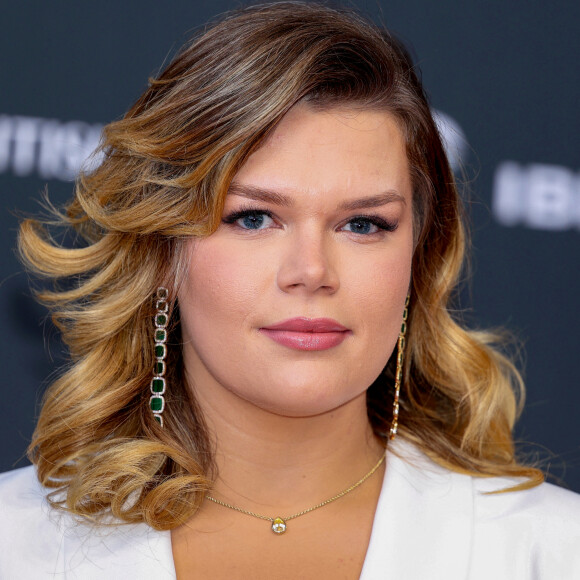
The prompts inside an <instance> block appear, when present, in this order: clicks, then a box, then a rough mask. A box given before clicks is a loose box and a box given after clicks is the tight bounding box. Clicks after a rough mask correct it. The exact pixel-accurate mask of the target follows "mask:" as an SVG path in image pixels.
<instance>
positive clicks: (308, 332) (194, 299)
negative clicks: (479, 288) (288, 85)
mask: <svg viewBox="0 0 580 580" xmlns="http://www.w3.org/2000/svg"><path fill="white" fill-rule="evenodd" d="M412 222H413V220H412V192H411V183H410V176H409V167H408V163H407V159H406V155H405V144H404V140H403V136H402V134H401V131H400V130H399V128H398V126H397V124H396V122H395V120H394V118H393V117H392V116H391V115H390V114H388V113H386V112H379V111H370V110H355V109H348V108H335V109H330V110H326V111H315V110H313V109H312V108H309V107H308V106H307V105H298V106H296V107H294V108H293V109H292V110H291V111H290V112H289V113H288V114H287V115H286V116H285V117H284V118H283V119H282V121H281V122H280V123H279V125H278V126H277V127H276V129H275V130H274V132H273V133H272V134H271V135H270V136H269V138H268V139H267V141H266V142H265V143H264V144H263V146H261V148H260V149H258V150H257V151H256V152H255V153H253V154H252V155H251V156H250V157H249V159H248V160H247V161H246V163H245V164H244V165H243V167H242V168H241V169H240V171H239V172H238V174H237V175H236V177H235V179H234V182H233V185H232V187H231V189H230V192H229V193H228V195H227V198H226V202H225V208H224V214H223V218H222V223H221V225H220V226H219V228H218V229H217V231H215V233H213V234H212V235H211V236H209V237H207V238H203V239H191V240H190V241H189V242H188V246H187V257H188V260H189V272H188V274H187V277H186V279H185V281H184V283H183V284H182V286H181V288H180V291H179V294H178V299H179V307H180V315H181V323H182V329H183V341H184V346H183V348H184V357H185V365H186V371H187V375H188V378H189V381H190V384H191V385H192V388H193V389H194V390H195V392H196V394H197V395H198V398H199V399H200V400H201V401H202V402H203V400H206V401H207V400H208V398H212V397H214V398H215V397H218V398H219V400H223V396H224V395H226V396H227V397H228V398H229V399H230V400H232V399H231V397H234V399H233V400H243V401H245V402H247V403H250V404H252V405H254V406H257V407H260V408H262V409H264V410H267V411H270V412H273V413H276V414H279V415H285V416H313V415H317V414H320V413H324V412H328V411H331V410H333V409H336V408H337V407H339V406H341V405H344V404H347V403H349V402H351V401H354V400H355V399H358V400H359V401H360V399H359V398H360V397H361V396H364V393H365V391H366V389H367V388H368V387H369V386H370V385H371V383H372V382H373V381H374V380H375V379H376V377H377V376H378V375H379V373H380V372H381V370H382V369H383V368H384V366H385V364H386V362H387V360H388V358H389V356H390V355H391V353H392V351H393V348H394V346H395V344H396V340H397V336H398V333H399V330H400V327H401V321H402V314H403V308H404V302H405V297H406V295H407V290H408V288H409V281H410V273H411V258H412V252H413V231H412ZM216 400H217V399H216Z"/></svg>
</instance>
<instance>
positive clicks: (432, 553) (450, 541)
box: [361, 441, 474, 580]
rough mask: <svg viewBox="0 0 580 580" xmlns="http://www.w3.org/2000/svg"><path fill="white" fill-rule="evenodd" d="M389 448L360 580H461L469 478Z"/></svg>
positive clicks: (468, 533)
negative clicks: (426, 579) (390, 579)
mask: <svg viewBox="0 0 580 580" xmlns="http://www.w3.org/2000/svg"><path fill="white" fill-rule="evenodd" d="M391 445H392V447H391V450H390V451H388V452H387V465H386V470H385V477H384V480H383V487H382V490H381V495H380V497H379V502H378V505H377V512H376V515H375V520H374V524H373V529H372V533H371V539H370V543H369V547H368V550H367V555H366V558H365V563H364V566H363V569H362V574H361V580H376V579H378V578H409V579H413V580H415V579H417V580H419V579H421V580H422V579H424V578H429V580H464V579H465V578H467V576H468V569H469V558H470V551H471V542H472V534H473V518H474V509H473V489H472V481H471V478H470V477H468V476H465V475H461V474H457V473H454V472H451V471H448V470H446V469H444V468H442V467H440V466H438V465H437V464H435V463H433V462H432V461H431V460H430V459H428V458H427V457H426V456H425V455H423V454H422V453H421V452H419V451H418V450H417V449H416V448H415V447H414V446H413V445H411V444H409V443H406V442H404V441H396V442H395V443H393V444H391ZM402 457H404V459H402Z"/></svg>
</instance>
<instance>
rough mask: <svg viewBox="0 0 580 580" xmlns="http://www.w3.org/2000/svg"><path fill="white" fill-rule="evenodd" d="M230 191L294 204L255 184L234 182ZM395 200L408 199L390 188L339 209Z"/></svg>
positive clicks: (256, 198) (280, 194) (271, 201)
mask: <svg viewBox="0 0 580 580" xmlns="http://www.w3.org/2000/svg"><path fill="white" fill-rule="evenodd" d="M228 193H229V194H230V195H239V196H240V197H246V198H248V199H253V200H255V201H261V202H265V203H271V204H273V205H279V206H284V207H290V206H292V199H291V198H290V197H288V196H287V195H284V194H283V193H280V192H277V191H271V190H269V189H263V188H261V187H256V186H255V185H243V184H241V183H232V184H231V185H230V189H229V191H228ZM394 201H400V202H402V203H404V204H406V203H407V201H406V199H405V198H404V197H403V196H402V195H401V194H400V193H398V192H397V191H395V190H392V189H390V190H388V191H385V192H383V193H379V194H378V195H371V196H367V197H359V198H357V199H353V200H352V201H345V202H343V203H341V204H340V205H339V207H338V209H339V210H341V211H350V210H356V209H367V208H371V207H380V206H382V205H386V204H387V203H392V202H394Z"/></svg>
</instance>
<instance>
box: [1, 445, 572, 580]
mask: <svg viewBox="0 0 580 580" xmlns="http://www.w3.org/2000/svg"><path fill="white" fill-rule="evenodd" d="M392 449H396V451H397V453H398V454H400V456H401V457H404V459H401V458H400V457H398V456H397V455H394V454H393V453H391V452H389V453H387V466H386V471H385V478H384V481H383V486H382V491H381V495H380V498H379V502H378V506H377V512H376V514H375V520H374V524H373V529H372V534H371V539H370V543H369V547H368V550H367V554H366V558H365V562H364V566H363V570H362V574H361V577H360V578H361V580H381V579H385V580H387V579H389V580H392V579H397V580H579V579H580V495H577V494H575V493H572V492H570V491H566V490H563V489H561V488H558V487H555V486H553V485H550V484H542V485H541V486H539V487H536V488H534V489H531V490H527V491H519V492H510V493H504V494H499V495H489V494H485V492H488V491H494V490H498V489H504V488H505V487H508V486H510V485H513V484H514V480H511V479H501V478H488V479H481V478H474V477H470V476H466V475H460V474H457V473H453V472H450V471H448V470H445V469H443V468H441V467H439V466H438V465H436V464H434V463H433V462H432V461H430V460H429V459H427V458H426V457H425V456H424V455H423V454H421V453H420V452H419V451H418V450H416V449H415V448H414V447H412V446H411V445H409V444H407V443H403V442H396V444H394V445H393V447H392ZM45 493H46V492H45V490H44V489H43V488H42V487H41V486H40V485H39V483H38V481H37V479H36V476H35V473H34V468H32V467H25V468H23V469H18V470H15V471H12V472H8V473H5V474H3V475H1V476H0V546H1V551H0V579H1V580H44V579H45V578H55V579H59V580H60V579H63V580H64V579H66V580H72V579H75V580H103V579H105V580H133V579H134V580H149V579H151V580H170V579H171V580H175V567H174V564H173V557H172V551H171V535H170V533H169V532H157V531H155V530H152V529H151V528H149V527H148V526H146V525H145V524H140V525H123V526H113V527H110V528H94V527H91V526H88V525H86V524H83V523H79V522H77V521H75V519H74V518H73V517H71V516H70V515H68V514H62V513H60V512H56V511H55V510H52V509H51V508H50V507H49V505H48V504H47V502H46V500H45V498H44V496H45ZM249 580H250V579H249Z"/></svg>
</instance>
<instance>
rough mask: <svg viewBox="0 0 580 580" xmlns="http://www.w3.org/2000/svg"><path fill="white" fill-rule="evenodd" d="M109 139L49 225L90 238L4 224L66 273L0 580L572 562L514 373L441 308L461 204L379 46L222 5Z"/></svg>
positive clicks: (349, 574) (437, 144) (573, 511)
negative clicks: (58, 372)
mask: <svg viewBox="0 0 580 580" xmlns="http://www.w3.org/2000/svg"><path fill="white" fill-rule="evenodd" d="M102 151H103V153H104V160H103V162H102V164H101V165H100V166H99V167H98V168H97V169H95V170H94V171H93V172H92V173H90V174H85V175H82V176H81V177H80V179H79V181H78V184H77V189H76V195H75V198H74V200H73V201H72V202H71V204H70V205H69V206H68V207H67V209H66V213H64V214H62V215H61V214H59V215H58V216H57V219H58V221H59V222H60V223H61V224H64V225H66V226H72V227H73V228H74V229H75V230H76V231H77V232H78V233H79V235H80V236H81V238H82V239H83V240H85V241H86V243H85V244H84V245H81V246H80V247H78V248H75V249H69V248H63V247H60V246H58V245H57V244H56V243H55V242H54V241H53V240H52V238H50V237H49V236H48V234H47V233H46V231H45V229H43V227H42V226H41V225H40V224H38V223H37V222H34V221H27V222H24V224H23V225H22V230H21V237H20V250H21V254H22V256H23V257H24V260H25V261H26V263H27V264H28V265H29V267H30V268H31V269H32V270H34V271H36V272H37V273H40V274H42V275H44V276H48V277H50V278H53V279H55V280H60V279H67V280H72V281H73V284H72V285H70V284H69V285H67V286H63V287H57V288H56V289H55V290H54V291H43V292H41V293H40V298H41V299H42V300H43V301H44V302H45V303H46V304H48V305H49V306H50V307H51V308H52V309H53V312H54V319H55V321H56V323H57V324H58V325H59V328H60V329H61V330H62V333H63V336H64V340H65V341H66V344H67V345H68V347H69V349H70V353H71V363H70V365H69V366H68V368H67V369H66V371H65V372H64V373H63V374H62V376H61V377H60V378H59V379H58V380H57V381H56V382H55V383H54V384H53V385H52V386H51V388H50V389H49V391H48V392H47V395H46V398H45V402H44V407H43V410H42V413H41V416H40V419H39V423H38V427H37V430H36V432H35V435H34V439H33V442H32V444H31V448H30V456H31V458H32V460H33V462H34V464H35V467H36V472H35V471H33V469H32V468H26V469H24V470H20V471H17V472H13V473H11V474H7V475H5V476H4V479H3V482H2V496H3V497H5V498H6V501H5V505H3V507H2V510H3V516H4V517H3V521H4V522H5V525H4V529H3V532H2V533H3V534H4V536H3V537H4V538H5V539H6V541H7V543H9V544H10V545H11V546H14V547H15V548H14V553H15V554H18V558H12V557H7V558H2V559H0V576H2V578H4V577H8V578H11V577H17V578H35V579H36V578H43V577H48V576H51V577H52V576H54V575H58V576H63V577H66V578H82V579H87V578H105V577H108V578H111V577H112V578H121V577H123V578H175V577H177V578H179V579H187V578H212V579H215V578H270V577H272V576H276V577H281V578H358V577H361V578H365V579H367V580H368V579H375V578H391V577H392V578H397V577H398V578H412V579H415V578H417V579H418V578H421V579H423V578H446V579H453V578H457V579H459V578H461V579H464V578H470V579H480V578H506V579H507V578H509V579H510V580H513V579H519V578H526V579H528V578H534V579H535V578H572V577H574V574H578V573H579V571H580V568H579V565H578V556H577V555H576V550H575V549H574V546H575V545H577V543H578V538H579V537H580V524H579V521H580V517H579V516H580V501H579V500H578V497H577V496H575V495H574V494H571V493H569V492H566V491H563V490H560V489H558V488H555V487H553V486H549V485H548V484H544V483H541V482H542V474H541V472H539V471H538V470H537V469H535V468H533V467H528V466H524V465H522V464H520V463H519V462H518V461H517V459H516V458H515V454H514V446H513V441H512V437H511V429H512V427H513V424H514V420H515V417H516V414H517V410H518V403H517V400H518V397H517V395H518V394H519V392H521V389H522V385H521V380H520V378H519V375H518V373H517V371H516V370H515V368H514V367H513V365H512V364H511V363H510V362H509V361H508V360H507V359H506V358H505V357H504V356H503V355H501V354H500V353H499V352H498V351H497V350H495V349H494V348H493V346H492V345H491V342H492V341H493V337H492V336H491V335H489V334H487V333H483V332H474V331H468V330H465V329H464V328H462V327H461V326H460V324H459V323H458V322H457V321H456V320H454V319H453V318H452V317H451V316H450V314H449V311H448V309H447V305H448V303H449V299H450V295H451V293H452V291H453V288H454V286H455V283H456V281H457V278H458V276H459V273H460V271H461V263H462V258H463V251H464V233H463V228H462V223H461V210H460V203H459V199H458V196H457V192H456V189H455V186H454V184H453V177H452V174H451V172H450V169H449V166H448V163H447V160H446V157H445V153H444V150H443V147H442V144H441V140H440V137H439V135H438V133H437V129H436V126H435V124H434V122H433V119H432V117H431V114H430V111H429V107H428V104H427V101H426V98H425V95H424V93H423V90H422V88H421V85H420V82H419V80H418V79H417V76H416V74H415V71H414V68H413V66H412V64H411V62H410V60H409V58H408V57H407V54H406V53H405V51H404V50H403V49H402V48H401V46H400V45H399V44H398V43H397V42H396V41H395V40H394V39H393V38H392V37H391V36H390V35H389V34H388V33H386V32H383V31H379V30H378V29H376V28H375V27H373V26H372V25H371V24H369V23H367V22H365V21H363V20H361V19H360V18H358V17H356V16H354V15H352V14H349V13H343V12H339V11H335V10H332V9H329V8H326V7H323V6H320V5H317V4H303V3H299V2H284V3H278V4H273V5H264V6H255V7H253V8H248V9H245V10H242V11H240V12H237V13H234V14H232V15H229V16H227V17H226V18H224V19H223V20H221V21H220V22H218V23H217V24H215V25H214V26H213V27H211V28H209V29H208V30H207V31H206V32H205V33H204V34H203V35H201V36H200V37H199V38H197V39H196V40H194V41H193V42H192V43H191V44H189V45H188V46H186V47H185V48H184V49H183V50H182V51H181V52H180V53H179V54H178V55H177V57H176V58H175V59H174V61H173V62H172V63H171V64H170V65H169V66H168V67H167V69H166V70H165V71H164V72H163V73H162V74H161V75H160V77H159V78H158V79H156V80H153V81H151V85H150V87H149V88H148V89H147V91H146V92H145V93H144V95H143V96H142V97H141V98H140V99H139V101H138V102H137V103H136V104H135V105H134V106H133V108H132V109H131V110H130V111H129V112H128V113H127V115H126V116H125V118H124V119H123V120H121V121H118V122H115V123H113V124H111V125H109V126H108V127H107V128H106V129H105V132H104V139H103V146H102ZM385 449H386V450H387V451H386V457H385ZM36 475H37V477H38V480H39V481H40V484H41V485H39V484H38V482H35V477H36ZM48 492H50V493H49V495H48V500H47V499H45V495H46V494H47V493H48ZM486 492H501V493H492V494H489V493H486ZM121 524H131V525H130V526H127V525H121Z"/></svg>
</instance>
